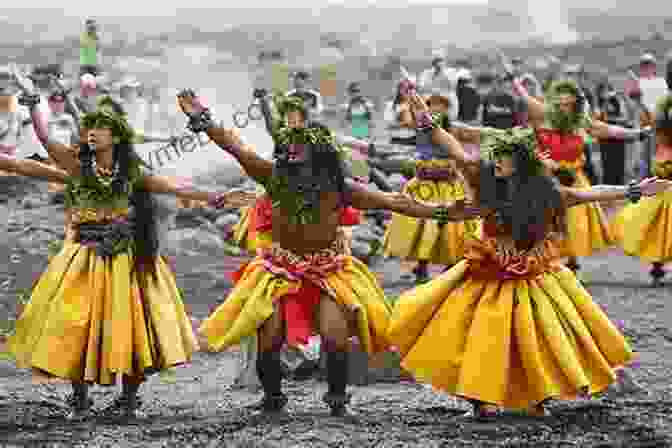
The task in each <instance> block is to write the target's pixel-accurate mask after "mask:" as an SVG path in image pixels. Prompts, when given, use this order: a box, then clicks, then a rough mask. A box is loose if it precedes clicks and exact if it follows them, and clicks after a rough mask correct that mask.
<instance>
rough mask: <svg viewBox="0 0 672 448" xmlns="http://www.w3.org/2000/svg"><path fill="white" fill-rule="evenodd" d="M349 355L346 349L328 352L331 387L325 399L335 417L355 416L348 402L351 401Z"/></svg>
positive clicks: (328, 375) (328, 378)
mask: <svg viewBox="0 0 672 448" xmlns="http://www.w3.org/2000/svg"><path fill="white" fill-rule="evenodd" d="M349 356H350V354H349V353H348V352H344V351H330V352H327V384H328V385H329V389H328V391H327V393H326V394H325V395H324V398H323V399H324V402H325V403H327V405H328V406H329V407H330V408H331V415H332V416H333V417H349V416H354V414H352V413H350V412H348V409H347V404H348V403H349V402H350V395H349V394H348V393H346V388H347V386H348V357H349Z"/></svg>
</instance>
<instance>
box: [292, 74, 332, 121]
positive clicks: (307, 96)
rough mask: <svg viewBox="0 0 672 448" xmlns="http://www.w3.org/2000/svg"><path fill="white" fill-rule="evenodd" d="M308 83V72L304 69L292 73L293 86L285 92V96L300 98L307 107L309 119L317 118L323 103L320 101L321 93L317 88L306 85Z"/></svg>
mask: <svg viewBox="0 0 672 448" xmlns="http://www.w3.org/2000/svg"><path fill="white" fill-rule="evenodd" d="M309 83H310V74H308V72H305V71H300V72H298V73H296V75H294V88H293V89H292V90H290V91H289V92H287V96H295V97H298V98H301V99H302V100H303V103H304V104H305V105H306V107H307V108H308V114H309V119H310V120H317V119H318V118H319V117H320V115H321V114H322V111H323V110H324V105H323V103H322V95H320V92H318V91H317V90H314V89H311V88H309V87H308V85H309Z"/></svg>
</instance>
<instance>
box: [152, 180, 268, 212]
mask: <svg viewBox="0 0 672 448" xmlns="http://www.w3.org/2000/svg"><path fill="white" fill-rule="evenodd" d="M142 185H143V186H144V187H145V188H146V189H147V191H149V192H152V193H156V194H171V195H174V196H177V197H179V198H181V199H189V200H193V201H205V202H207V203H208V204H209V205H211V206H213V207H218V208H223V207H231V208H240V207H247V206H251V205H253V204H254V202H255V201H256V199H257V195H256V194H255V193H248V192H245V191H227V192H225V193H215V192H210V191H204V190H201V189H199V188H196V187H195V186H194V184H193V183H192V182H191V180H188V179H178V178H171V177H166V176H154V175H146V176H144V177H143V179H142Z"/></svg>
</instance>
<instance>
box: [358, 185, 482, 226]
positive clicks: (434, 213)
mask: <svg viewBox="0 0 672 448" xmlns="http://www.w3.org/2000/svg"><path fill="white" fill-rule="evenodd" d="M347 182H348V187H349V189H350V191H351V198H352V199H351V200H352V206H353V207H355V208H357V209H360V210H390V211H393V212H395V213H399V214H402V215H406V216H412V217H414V218H425V219H436V220H438V221H466V220H468V219H473V218H476V217H477V216H479V214H480V210H479V209H478V208H474V207H470V206H468V204H467V203H466V202H464V201H456V202H453V203H452V204H449V205H430V204H425V203H422V202H419V201H416V200H414V199H413V198H411V197H410V196H408V195H405V194H403V193H398V192H395V193H382V192H378V191H372V190H369V189H367V188H366V186H364V185H361V184H358V183H356V182H354V181H351V180H349V181H347Z"/></svg>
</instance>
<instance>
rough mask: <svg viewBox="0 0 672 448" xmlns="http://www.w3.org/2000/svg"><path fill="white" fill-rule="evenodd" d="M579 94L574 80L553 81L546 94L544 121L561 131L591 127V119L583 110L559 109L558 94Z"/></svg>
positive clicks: (568, 131)
mask: <svg viewBox="0 0 672 448" xmlns="http://www.w3.org/2000/svg"><path fill="white" fill-rule="evenodd" d="M565 94H569V95H573V96H575V97H577V98H578V97H579V96H580V91H579V87H578V86H577V84H576V83H575V82H574V81H571V80H562V81H555V82H554V83H553V84H551V87H550V88H549V90H548V93H547V94H546V99H545V104H546V110H545V115H546V121H547V122H548V123H549V125H550V127H551V128H553V129H556V130H558V131H560V132H563V133H574V132H576V131H578V130H580V129H586V128H590V127H591V120H590V117H589V116H588V114H586V113H584V112H581V113H579V112H572V113H570V114H568V113H566V112H563V111H562V110H560V100H559V96H560V95H565Z"/></svg>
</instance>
